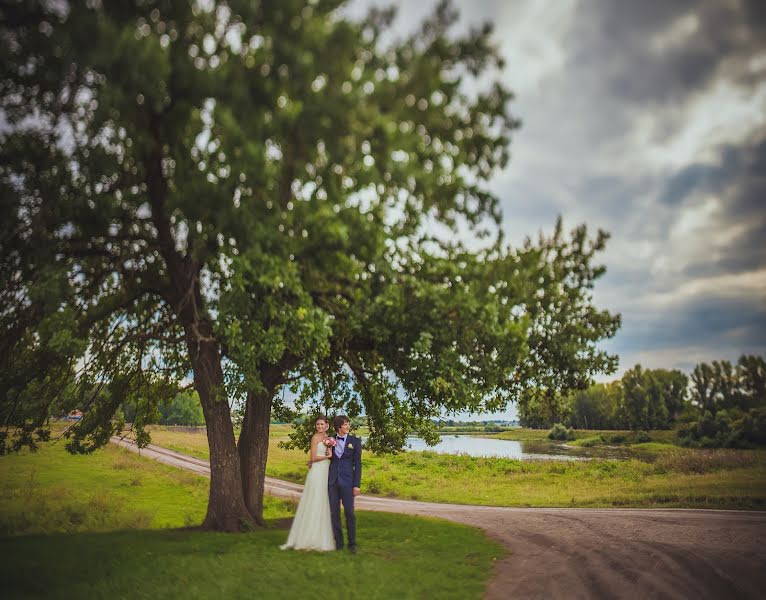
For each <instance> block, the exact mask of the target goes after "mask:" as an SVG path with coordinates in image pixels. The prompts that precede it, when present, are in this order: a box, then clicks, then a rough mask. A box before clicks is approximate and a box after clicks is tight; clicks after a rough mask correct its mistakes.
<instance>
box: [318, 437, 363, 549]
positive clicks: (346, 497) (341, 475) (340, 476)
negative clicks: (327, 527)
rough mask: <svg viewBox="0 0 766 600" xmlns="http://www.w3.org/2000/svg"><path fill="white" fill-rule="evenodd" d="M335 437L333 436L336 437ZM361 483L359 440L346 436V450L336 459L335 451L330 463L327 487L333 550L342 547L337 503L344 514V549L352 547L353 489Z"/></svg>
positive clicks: (353, 528) (353, 537)
mask: <svg viewBox="0 0 766 600" xmlns="http://www.w3.org/2000/svg"><path fill="white" fill-rule="evenodd" d="M336 437H337V436H336ZM361 483H362V440H360V439H359V438H358V437H356V436H354V435H347V436H346V447H345V448H344V449H343V454H342V455H341V457H340V458H338V456H337V454H336V453H335V448H333V450H332V459H331V460H330V474H329V475H328V478H327V488H328V492H329V496H330V518H331V519H332V532H333V535H334V536H335V547H336V548H338V550H340V549H341V548H343V529H342V528H341V524H340V504H341V502H343V513H344V514H345V515H346V530H347V533H348V547H349V548H355V547H356V517H355V516H354V488H355V487H361Z"/></svg>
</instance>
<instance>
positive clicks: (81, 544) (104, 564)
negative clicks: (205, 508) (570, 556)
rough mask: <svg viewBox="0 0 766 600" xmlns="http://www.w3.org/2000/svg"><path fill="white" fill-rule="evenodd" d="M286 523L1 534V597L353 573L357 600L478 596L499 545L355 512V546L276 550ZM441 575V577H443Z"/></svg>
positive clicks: (168, 589)
mask: <svg viewBox="0 0 766 600" xmlns="http://www.w3.org/2000/svg"><path fill="white" fill-rule="evenodd" d="M290 522H291V519H286V518H280V519H273V520H270V521H269V522H268V526H267V527H265V528H262V529H258V530H256V531H252V532H249V533H243V534H223V533H211V532H204V531H201V530H199V529H196V528H189V527H185V528H179V529H164V530H137V531H115V532H105V533H70V534H51V535H41V534H30V535H21V536H12V537H1V538H0V556H3V557H4V559H3V561H0V578H2V581H3V596H4V597H5V598H109V599H110V600H113V599H114V598H121V597H131V598H152V599H159V598H178V597H183V598H210V597H222V598H244V597H252V596H253V595H254V594H257V595H258V596H262V595H264V594H267V593H274V594H279V595H280V597H282V598H300V597H306V596H308V595H311V594H321V593H323V592H326V591H328V590H331V589H333V588H334V587H335V586H336V585H337V580H338V577H339V576H340V577H344V578H346V577H348V576H349V575H350V574H353V592H354V595H355V596H356V597H360V598H391V597H396V598H460V599H461V600H464V599H466V598H480V597H481V596H482V594H483V591H484V588H485V585H486V582H487V581H488V579H489V577H490V576H491V568H492V563H493V562H494V560H495V559H496V558H498V557H501V556H503V555H504V551H503V549H502V548H501V547H500V546H499V545H498V544H496V543H495V542H493V541H491V540H489V539H487V538H486V537H485V536H484V534H483V533H482V532H481V531H479V530H476V529H473V528H469V527H465V526H461V525H457V524H453V523H448V522H445V521H441V520H437V519H424V518H415V517H406V516H401V515H392V514H386V513H366V512H361V511H360V512H359V513H357V523H358V529H359V544H360V550H359V553H358V554H356V555H352V554H350V553H348V552H329V553H321V552H295V551H281V550H280V549H279V545H280V544H282V543H284V541H285V540H286V538H287V533H286V529H287V528H288V527H289V525H290ZM445 573H449V574H450V576H449V577H445V575H444V574H445Z"/></svg>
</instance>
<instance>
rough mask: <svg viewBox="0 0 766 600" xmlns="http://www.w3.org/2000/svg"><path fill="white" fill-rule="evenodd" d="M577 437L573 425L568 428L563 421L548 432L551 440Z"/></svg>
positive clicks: (565, 439)
mask: <svg viewBox="0 0 766 600" xmlns="http://www.w3.org/2000/svg"><path fill="white" fill-rule="evenodd" d="M575 437H577V436H576V435H575V432H574V430H573V429H572V428H571V427H570V428H569V429H567V428H566V427H565V426H564V425H563V424H562V423H556V424H554V425H553V427H552V428H551V430H550V431H549V432H548V439H551V440H561V441H567V440H573V439H575Z"/></svg>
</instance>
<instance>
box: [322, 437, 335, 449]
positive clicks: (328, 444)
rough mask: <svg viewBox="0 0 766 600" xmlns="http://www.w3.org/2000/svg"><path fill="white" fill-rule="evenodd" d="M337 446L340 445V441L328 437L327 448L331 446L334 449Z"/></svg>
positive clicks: (326, 440) (325, 442) (326, 439)
mask: <svg viewBox="0 0 766 600" xmlns="http://www.w3.org/2000/svg"><path fill="white" fill-rule="evenodd" d="M337 444H338V441H337V440H336V439H335V438H331V437H328V438H325V439H324V445H325V446H330V447H332V448H334V447H335V446H336V445H337Z"/></svg>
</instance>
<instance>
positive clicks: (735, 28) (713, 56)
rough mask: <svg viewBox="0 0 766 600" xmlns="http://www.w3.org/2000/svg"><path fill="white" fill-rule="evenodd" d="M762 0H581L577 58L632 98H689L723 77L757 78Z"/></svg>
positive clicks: (764, 37) (765, 18) (764, 38)
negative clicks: (754, 64)
mask: <svg viewBox="0 0 766 600" xmlns="http://www.w3.org/2000/svg"><path fill="white" fill-rule="evenodd" d="M764 4H765V3H764V2H763V1H762V0H749V1H741V2H737V1H722V0H707V1H703V2H700V1H694V0H680V1H679V0H676V1H673V2H613V1H612V0H603V1H601V2H583V3H581V5H580V6H581V7H582V13H581V14H580V15H579V16H578V18H577V21H576V26H575V28H574V29H573V31H572V32H571V35H570V37H569V40H570V41H572V42H573V43H574V44H575V47H579V50H578V51H577V56H576V57H575V59H576V60H577V61H578V62H580V61H582V62H583V63H586V64H591V65H592V64H595V63H598V64H599V65H600V67H601V68H600V69H599V72H598V73H594V75H595V76H596V77H598V79H599V80H600V81H601V82H602V83H603V84H604V86H606V90H607V91H608V92H609V93H610V94H613V95H614V96H616V97H619V98H621V99H623V100H624V101H625V102H627V103H629V104H636V103H644V102H649V103H658V102H668V101H672V102H679V101H684V100H685V99H686V98H687V97H688V96H689V95H690V94H696V93H698V92H699V91H701V90H704V89H705V88H707V87H709V86H710V85H711V83H712V81H713V80H714V79H717V78H725V79H727V80H731V81H734V82H736V83H737V84H739V85H744V86H748V87H752V86H755V85H757V84H758V83H759V81H760V77H758V76H756V74H754V73H753V71H752V70H751V68H750V60H751V59H752V58H753V57H754V56H755V55H756V54H757V53H758V52H760V51H763V50H766V9H764V8H763V7H764Z"/></svg>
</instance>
